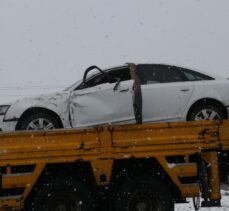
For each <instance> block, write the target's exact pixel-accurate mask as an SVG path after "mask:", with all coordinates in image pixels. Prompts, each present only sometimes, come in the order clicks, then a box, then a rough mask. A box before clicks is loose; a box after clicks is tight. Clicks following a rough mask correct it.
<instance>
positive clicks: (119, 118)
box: [69, 71, 134, 127]
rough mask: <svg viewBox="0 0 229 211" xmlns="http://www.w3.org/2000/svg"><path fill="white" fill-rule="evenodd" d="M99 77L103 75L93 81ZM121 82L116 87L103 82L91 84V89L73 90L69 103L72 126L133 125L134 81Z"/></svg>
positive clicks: (115, 84) (121, 80)
mask: <svg viewBox="0 0 229 211" xmlns="http://www.w3.org/2000/svg"><path fill="white" fill-rule="evenodd" d="M116 72H117V71H116ZM110 74H111V73H110ZM99 77H103V76H102V75H100V76H97V77H96V78H95V79H96V80H97V81H98V80H99ZM95 79H92V80H95ZM124 79H126V78H124ZM124 79H123V78H122V79H120V83H118V84H117V82H116V81H115V82H112V83H109V82H107V81H106V80H105V81H104V80H103V82H102V83H94V82H93V83H91V84H92V85H91V86H90V87H86V88H84V89H80V90H75V91H73V92H72V94H71V97H70V103H69V105H70V116H71V122H72V126H73V127H87V126H93V125H101V124H113V123H117V122H133V121H134V110H133V96H132V95H133V83H134V82H133V80H131V79H130V78H128V79H129V80H127V79H126V80H124ZM117 85H118V86H117Z"/></svg>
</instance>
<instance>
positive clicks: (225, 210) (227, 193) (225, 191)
mask: <svg viewBox="0 0 229 211" xmlns="http://www.w3.org/2000/svg"><path fill="white" fill-rule="evenodd" d="M221 193H222V201H221V203H222V207H219V208H217V207H214V208H201V209H200V211H229V185H228V186H227V187H226V186H223V188H222V191H221ZM189 201H190V203H188V204H177V205H176V209H175V211H194V208H193V205H192V199H190V200H189Z"/></svg>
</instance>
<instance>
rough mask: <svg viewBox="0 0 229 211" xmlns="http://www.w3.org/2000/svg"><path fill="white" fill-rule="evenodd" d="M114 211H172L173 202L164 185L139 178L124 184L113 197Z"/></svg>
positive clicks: (150, 179) (149, 178)
mask: <svg viewBox="0 0 229 211" xmlns="http://www.w3.org/2000/svg"><path fill="white" fill-rule="evenodd" d="M114 200H115V203H114V206H115V209H114V210H115V211H140V210H141V211H174V202H173V199H172V197H171V195H170V191H169V190H168V188H167V187H166V186H165V185H164V183H163V182H162V181H161V180H159V179H157V178H154V177H150V176H140V177H136V178H134V179H132V180H131V181H130V182H128V183H126V184H124V185H123V186H122V187H121V188H120V189H119V191H118V192H117V194H116V197H115V199H114Z"/></svg>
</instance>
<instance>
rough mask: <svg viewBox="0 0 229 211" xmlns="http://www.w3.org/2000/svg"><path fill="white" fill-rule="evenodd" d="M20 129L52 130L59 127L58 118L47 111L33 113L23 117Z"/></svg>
mask: <svg viewBox="0 0 229 211" xmlns="http://www.w3.org/2000/svg"><path fill="white" fill-rule="evenodd" d="M19 124H20V127H19V129H20V130H52V129H57V128H61V126H60V124H59V122H58V120H57V119H56V118H54V117H53V116H52V115H50V114H48V113H35V114H32V115H30V116H27V117H25V118H24V119H23V120H22V121H21V122H20V123H19Z"/></svg>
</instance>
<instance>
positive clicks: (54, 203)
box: [26, 179, 94, 211]
mask: <svg viewBox="0 0 229 211" xmlns="http://www.w3.org/2000/svg"><path fill="white" fill-rule="evenodd" d="M60 210H61V211H89V210H90V211H94V201H93V197H92V194H91V192H90V191H89V190H88V189H87V187H85V185H83V184H81V183H79V182H76V181H73V180H70V179H67V180H65V179H59V180H56V181H51V182H47V183H44V184H41V185H40V186H39V187H38V188H36V189H35V190H34V195H33V196H32V197H31V199H30V200H29V202H28V203H26V211H60Z"/></svg>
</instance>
